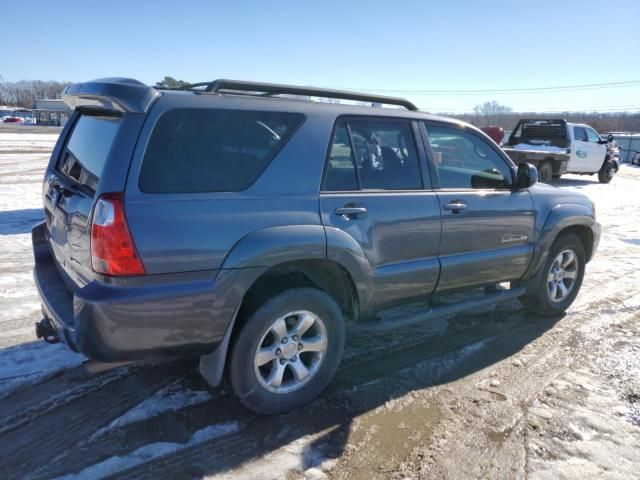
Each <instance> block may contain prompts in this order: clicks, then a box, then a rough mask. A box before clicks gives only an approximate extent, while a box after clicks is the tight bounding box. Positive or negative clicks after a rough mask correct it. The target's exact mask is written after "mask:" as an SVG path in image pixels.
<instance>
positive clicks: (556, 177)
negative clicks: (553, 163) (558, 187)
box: [553, 173, 562, 180]
mask: <svg viewBox="0 0 640 480" xmlns="http://www.w3.org/2000/svg"><path fill="white" fill-rule="evenodd" d="M560 177H562V174H560V175H556V174H555V173H554V174H553V179H554V180H560Z"/></svg>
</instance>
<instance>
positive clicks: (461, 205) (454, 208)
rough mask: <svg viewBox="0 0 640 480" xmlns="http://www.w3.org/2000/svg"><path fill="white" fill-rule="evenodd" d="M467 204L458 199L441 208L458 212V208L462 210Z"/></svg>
mask: <svg viewBox="0 0 640 480" xmlns="http://www.w3.org/2000/svg"><path fill="white" fill-rule="evenodd" d="M467 206H468V205H467V204H466V203H464V202H461V201H460V200H454V201H452V202H450V203H447V204H445V205H444V206H443V207H442V208H444V209H445V210H449V211H451V212H453V213H459V212H460V210H464V209H465V208H467Z"/></svg>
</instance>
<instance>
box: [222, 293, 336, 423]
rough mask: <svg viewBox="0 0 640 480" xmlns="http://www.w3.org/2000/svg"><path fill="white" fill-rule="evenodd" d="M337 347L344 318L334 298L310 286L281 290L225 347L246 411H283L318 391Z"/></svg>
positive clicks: (325, 381) (327, 377)
mask: <svg viewBox="0 0 640 480" xmlns="http://www.w3.org/2000/svg"><path fill="white" fill-rule="evenodd" d="M343 349H344V320H343V317H342V312H341V310H340V308H339V307H338V305H337V303H336V302H335V300H334V299H333V298H332V297H331V296H330V295H328V294H326V293H325V292H322V291H320V290H316V289H313V288H297V289H292V290H287V291H285V292H283V293H281V294H279V295H277V296H275V297H274V298H272V299H270V300H269V301H267V302H266V303H264V304H263V305H262V306H261V307H260V308H258V310H257V311H256V312H255V313H254V314H253V315H251V317H250V318H249V319H248V320H247V322H246V324H245V325H244V326H243V328H242V330H241V331H240V334H239V335H238V337H237V339H236V341H235V343H234V345H233V349H232V351H231V363H230V377H231V386H232V388H233V391H234V393H235V394H236V395H237V396H238V398H239V399H240V401H241V402H242V404H243V405H244V406H246V407H247V408H249V409H250V410H252V411H254V412H256V413H260V414H276V413H283V412H286V411H288V410H291V409H293V408H297V407H300V406H302V405H305V404H307V403H309V402H311V401H312V400H313V399H315V398H316V397H317V396H318V395H319V394H320V393H321V392H322V390H324V388H325V387H326V386H327V384H328V383H329V381H330V380H331V378H332V377H333V375H334V374H335V372H336V370H337V368H338V364H339V363H340V359H341V358H342V351H343Z"/></svg>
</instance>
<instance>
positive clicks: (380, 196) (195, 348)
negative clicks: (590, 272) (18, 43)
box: [32, 79, 600, 414]
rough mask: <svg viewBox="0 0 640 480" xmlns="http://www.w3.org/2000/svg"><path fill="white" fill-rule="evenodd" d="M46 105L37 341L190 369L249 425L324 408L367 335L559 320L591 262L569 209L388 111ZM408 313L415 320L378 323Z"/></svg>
mask: <svg viewBox="0 0 640 480" xmlns="http://www.w3.org/2000/svg"><path fill="white" fill-rule="evenodd" d="M279 95H302V96H310V97H331V98H337V99H349V100H356V101H361V102H362V101H367V102H371V103H373V104H377V103H380V104H387V105H392V106H396V107H403V108H401V109H399V108H395V109H392V108H369V107H366V106H355V105H344V104H335V103H319V102H312V101H309V100H301V99H292V98H283V97H280V96H279ZM63 99H64V101H65V102H66V103H67V104H68V105H69V106H70V107H71V108H72V109H74V112H73V114H72V116H71V118H70V120H69V122H68V123H67V124H66V126H65V127H64V129H63V131H62V133H61V135H60V137H59V139H58V142H57V144H56V146H55V149H54V151H53V153H52V155H51V159H50V161H49V165H48V167H47V169H46V172H45V177H44V184H43V203H44V209H45V221H44V222H43V223H41V224H39V225H37V226H36V227H34V229H33V232H32V237H33V251H34V257H35V269H34V275H35V280H36V285H37V288H38V291H39V295H40V298H41V300H42V309H43V312H44V318H43V319H42V320H41V321H40V322H38V324H37V325H36V333H37V335H38V337H42V338H44V339H45V340H47V341H51V342H55V341H59V340H62V341H64V342H65V343H66V344H67V345H68V346H69V347H70V348H72V349H73V350H75V351H79V352H81V353H83V354H84V355H86V356H87V357H89V358H92V359H96V360H99V361H106V362H110V361H123V360H142V359H148V358H157V357H166V356H176V355H198V356H200V371H201V373H202V375H203V377H204V378H205V379H206V381H207V382H209V383H210V384H211V385H213V386H215V385H217V384H218V383H219V382H220V380H221V377H222V375H223V373H224V372H227V374H228V375H229V378H230V383H231V386H232V388H233V391H234V392H235V393H236V395H237V396H238V398H239V399H240V401H241V402H242V403H243V404H244V405H245V406H246V407H248V408H250V409H251V410H253V411H255V412H258V413H264V414H273V413H279V412H285V411H287V410H290V409H292V408H295V407H298V406H301V405H304V404H305V403H308V402H310V401H311V400H313V399H314V398H315V397H316V396H318V395H319V394H320V393H321V392H322V390H323V389H324V388H325V387H326V385H327V384H328V383H329V381H330V380H331V378H332V377H333V375H334V373H335V372H336V369H337V368H338V364H339V363H340V359H341V357H342V352H343V348H344V339H345V327H346V324H347V323H348V322H349V323H353V324H354V326H353V329H354V331H360V332H361V333H362V334H366V332H367V331H371V330H385V329H395V328H400V327H402V326H406V325H409V324H413V323H416V322H428V321H430V320H432V319H435V318H438V317H442V316H450V315H453V314H455V313H458V312H461V311H465V310H469V309H474V308H478V307H480V306H484V305H487V304H494V303H496V302H500V301H504V300H509V299H515V298H519V299H520V301H521V302H522V304H523V305H524V306H525V307H526V308H528V309H530V310H532V311H534V312H537V313H539V314H541V315H560V314H562V312H564V311H565V310H566V309H567V308H568V307H569V305H571V303H572V302H573V300H574V299H575V298H576V295H577V294H578V291H579V289H580V286H581V284H582V280H583V276H584V272H585V265H586V263H587V262H588V261H589V260H590V259H591V258H592V256H593V255H594V252H595V251H596V248H597V245H598V241H599V237H600V227H599V224H598V223H597V222H596V219H595V209H594V206H593V204H592V202H591V201H590V200H589V199H588V198H587V197H585V196H583V195H581V194H579V193H576V192H570V191H565V190H560V189H557V188H554V187H551V186H547V185H543V184H536V180H537V171H536V168H535V167H534V166H532V165H529V164H521V165H519V166H518V168H516V166H515V165H514V164H513V162H511V160H509V157H507V156H506V155H505V153H504V152H503V151H502V150H501V149H500V148H499V147H498V146H497V145H496V144H495V143H494V142H493V141H491V140H490V139H489V138H488V137H487V136H486V135H485V134H483V133H482V132H481V131H480V130H478V129H476V128H475V127H472V126H471V125H468V124H465V123H461V122H459V121H457V120H452V119H447V118H443V117H437V116H432V115H428V114H425V113H422V112H419V111H417V108H416V107H415V106H414V105H413V104H411V103H410V102H409V101H407V100H404V99H398V98H391V97H381V96H372V95H366V94H357V93H352V92H342V91H336V90H326V89H313V88H306V87H295V86H290V85H274V84H264V83H251V82H242V81H233V80H217V81H214V82H205V83H201V84H195V85H191V86H187V87H184V88H182V89H181V90H178V91H174V90H159V89H156V88H152V87H149V86H146V85H144V84H142V83H140V82H137V81H135V80H130V79H102V80H95V81H92V82H87V83H81V84H77V85H72V86H70V87H68V88H67V89H66V90H65V92H64V95H63ZM505 282H508V287H505V288H496V285H499V284H503V283H505ZM484 287H490V288H484ZM460 292H467V293H468V294H467V295H466V296H465V300H460V299H459V294H460ZM454 294H455V295H454ZM416 300H419V301H423V302H429V304H430V305H431V306H430V308H427V309H425V310H424V311H421V312H419V313H410V314H398V315H397V316H395V317H390V316H389V315H387V314H386V313H388V312H385V314H384V315H379V314H380V313H381V312H383V311H385V310H388V309H391V308H393V307H395V306H397V305H399V304H405V303H408V302H413V301H416ZM395 310H396V311H398V309H395ZM379 318H384V320H380V319H379Z"/></svg>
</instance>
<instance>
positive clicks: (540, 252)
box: [523, 203, 596, 279]
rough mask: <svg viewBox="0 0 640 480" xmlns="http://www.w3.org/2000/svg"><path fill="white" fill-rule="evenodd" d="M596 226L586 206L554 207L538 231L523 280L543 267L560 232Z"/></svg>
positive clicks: (572, 204) (532, 275)
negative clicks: (531, 256) (572, 228)
mask: <svg viewBox="0 0 640 480" xmlns="http://www.w3.org/2000/svg"><path fill="white" fill-rule="evenodd" d="M595 224H596V220H595V218H594V217H593V213H592V211H591V210H590V209H589V208H588V207H587V206H586V205H581V204H577V203H575V204H574V203H571V204H564V205H558V206H556V207H554V208H553V209H552V210H551V211H550V212H549V214H548V215H547V218H546V219H545V221H544V224H543V226H542V228H541V229H540V231H539V234H538V239H537V242H536V246H535V250H534V252H533V258H532V259H531V263H530V264H529V268H528V269H527V273H526V274H525V275H524V277H523V278H525V279H529V278H531V277H535V275H536V274H537V273H538V271H539V270H540V267H541V266H542V265H544V262H545V261H546V260H547V256H548V255H549V249H550V248H551V245H552V244H553V242H554V241H555V240H556V238H557V237H558V235H559V234H560V232H562V231H563V230H565V229H567V228H569V227H576V226H577V227H588V228H590V229H592V228H593V227H594V225H595Z"/></svg>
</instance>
